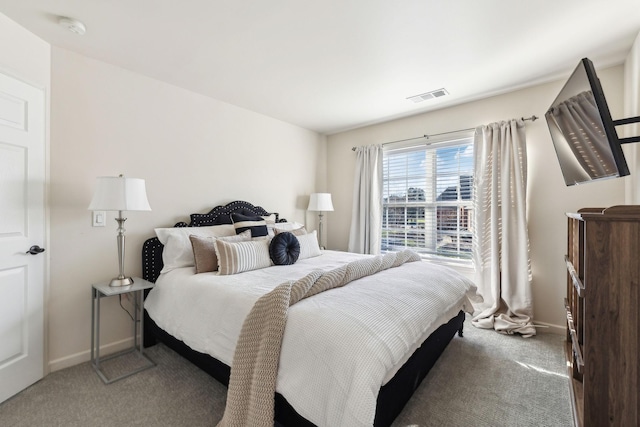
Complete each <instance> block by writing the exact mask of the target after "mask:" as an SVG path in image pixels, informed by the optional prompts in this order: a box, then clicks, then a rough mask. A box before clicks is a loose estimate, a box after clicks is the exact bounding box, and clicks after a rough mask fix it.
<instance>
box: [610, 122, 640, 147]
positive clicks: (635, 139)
mask: <svg viewBox="0 0 640 427" xmlns="http://www.w3.org/2000/svg"><path fill="white" fill-rule="evenodd" d="M639 122H640V116H636V117H628V118H626V119H620V120H613V126H622V125H628V124H631V123H639ZM618 141H620V144H628V143H630V142H640V135H638V136H630V137H629V138H618Z"/></svg>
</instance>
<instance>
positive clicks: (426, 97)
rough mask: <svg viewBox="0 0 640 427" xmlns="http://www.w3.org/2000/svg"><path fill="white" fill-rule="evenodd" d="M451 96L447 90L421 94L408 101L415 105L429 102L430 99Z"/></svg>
mask: <svg viewBox="0 0 640 427" xmlns="http://www.w3.org/2000/svg"><path fill="white" fill-rule="evenodd" d="M445 95H449V92H447V90H446V89H445V88H440V89H436V90H432V91H431V92H426V93H421V94H420V95H414V96H410V97H408V98H407V99H408V100H409V101H413V102H415V103H418V102H422V101H427V100H429V99H434V98H440V97H441V96H445Z"/></svg>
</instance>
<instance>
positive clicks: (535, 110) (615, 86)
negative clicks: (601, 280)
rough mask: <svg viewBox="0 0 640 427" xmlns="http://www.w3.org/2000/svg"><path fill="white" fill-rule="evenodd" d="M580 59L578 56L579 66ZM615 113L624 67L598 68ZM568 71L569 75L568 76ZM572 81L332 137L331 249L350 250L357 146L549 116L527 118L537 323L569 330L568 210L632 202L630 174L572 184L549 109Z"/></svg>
mask: <svg viewBox="0 0 640 427" xmlns="http://www.w3.org/2000/svg"><path fill="white" fill-rule="evenodd" d="M577 63H578V59H577V60H576V64H577ZM598 75H599V77H600V80H601V81H602V85H603V88H604V91H605V94H606V97H607V101H608V103H609V107H610V109H611V112H612V115H613V117H614V118H619V117H622V116H623V67H622V66H618V67H614V68H611V69H606V70H598ZM567 77H568V76H567ZM565 81H566V79H562V80H559V81H557V82H553V83H548V84H544V85H539V86H536V87H531V88H528V89H524V90H519V91H516V92H512V93H508V94H504V95H500V96H495V97H492V98H488V99H484V100H481V101H477V102H470V103H467V104H463V105H459V106H455V107H451V108H447V109H443V110H439V111H435V112H431V113H425V114H420V115H416V116H412V117H409V118H404V119H399V120H394V121H390V122H386V123H382V124H378V125H373V126H368V127H365V128H361V129H356V130H353V131H349V132H344V133H339V134H336V135H331V136H329V137H328V139H327V142H328V147H327V150H328V154H327V164H328V191H330V192H331V193H332V195H333V202H334V208H335V211H334V212H330V213H328V214H327V223H328V224H329V235H328V240H327V247H328V248H330V249H339V250H346V248H347V244H348V240H349V227H350V222H351V203H352V202H351V200H352V194H353V188H352V187H353V174H354V168H355V153H353V152H352V151H351V147H353V146H360V145H369V144H377V143H384V142H389V141H395V140H400V139H405V138H411V137H416V136H420V135H423V134H435V133H439V132H447V131H452V130H457V129H465V128H472V127H476V126H478V125H483V124H488V123H491V122H495V121H501V120H507V119H511V118H515V117H529V116H531V115H532V114H535V115H536V116H538V117H540V118H541V119H540V120H538V121H536V122H534V123H531V122H527V153H528V165H529V181H528V220H529V234H530V247H531V264H532V271H533V300H534V318H535V321H536V323H541V324H550V325H556V326H558V327H559V328H563V327H564V326H563V325H564V322H565V320H564V319H565V314H564V308H563V298H564V297H565V295H566V289H565V286H566V281H565V280H566V279H565V277H566V276H565V275H566V267H565V265H564V254H565V252H566V246H567V242H566V217H565V216H564V213H565V212H569V211H575V210H577V209H579V208H582V207H586V206H595V207H597V206H610V205H615V204H624V201H625V195H624V191H625V189H624V186H625V180H626V179H628V178H625V179H618V180H610V181H605V182H596V183H591V184H588V185H583V186H577V187H565V185H564V181H563V179H562V175H561V172H560V167H559V165H558V161H557V158H556V156H555V151H554V149H553V145H552V142H551V137H550V135H549V132H548V129H547V125H546V123H545V121H544V119H543V117H544V112H545V111H546V110H547V108H548V107H549V105H550V104H551V103H552V102H553V100H554V99H555V97H556V96H557V94H558V92H559V91H560V89H561V88H562V86H563V84H564V82H565Z"/></svg>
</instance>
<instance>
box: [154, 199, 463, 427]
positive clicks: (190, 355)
mask: <svg viewBox="0 0 640 427" xmlns="http://www.w3.org/2000/svg"><path fill="white" fill-rule="evenodd" d="M237 215H244V216H247V217H263V218H267V219H268V220H270V221H271V227H272V228H273V229H279V230H280V231H289V230H293V229H295V227H297V226H299V224H294V223H288V222H287V221H286V220H285V219H281V218H279V215H278V214H275V213H270V212H268V211H266V210H265V209H263V208H261V207H259V206H254V205H252V204H251V203H248V202H244V201H235V202H232V203H229V204H227V205H223V206H217V207H215V208H213V209H212V210H211V211H210V212H208V213H206V214H191V216H190V223H189V224H187V223H184V222H181V223H178V224H176V225H175V227H176V228H181V229H183V230H179V232H180V233H183V235H184V234H191V233H192V232H193V233H197V231H198V230H196V229H195V228H185V227H205V228H203V229H202V230H205V229H211V228H216V226H224V227H227V228H228V227H232V226H233V225H232V220H231V217H232V216H234V217H237ZM270 231H271V230H270ZM309 235H311V233H310V234H309ZM298 238H299V239H300V241H301V242H303V241H304V240H303V239H306V241H309V238H308V236H303V237H298ZM252 240H258V239H257V238H254V239H252ZM164 241H165V242H166V238H165V239H164ZM172 245H173V244H172ZM164 249H165V248H164V246H163V244H162V243H161V240H160V239H159V238H158V237H155V238H151V239H148V240H147V241H146V242H145V243H144V245H143V254H142V255H143V256H142V258H143V277H144V278H145V279H146V280H149V281H151V282H156V283H157V286H156V287H155V288H154V289H153V290H151V292H150V293H149V295H148V296H147V299H146V301H145V314H144V315H145V321H144V326H145V335H144V339H145V342H144V345H145V346H150V345H153V344H155V343H156V342H158V341H160V342H163V343H165V344H166V345H167V346H168V347H170V348H172V349H174V350H175V351H177V352H178V353H179V354H181V355H183V356H184V357H186V358H187V359H188V360H190V361H191V362H193V363H194V364H195V365H197V366H198V367H200V368H201V369H203V370H204V371H205V372H207V373H209V374H210V375H212V376H213V377H214V378H216V379H217V380H218V381H220V382H221V383H223V384H225V385H227V384H228V382H229V374H230V367H229V365H230V364H231V360H232V357H233V347H234V343H235V340H237V335H238V334H239V330H240V327H241V323H242V319H243V318H244V316H245V315H246V313H247V311H248V310H249V309H250V307H251V304H252V302H255V300H256V299H257V298H259V297H260V294H263V293H266V292H268V291H269V289H272V288H273V287H274V286H276V285H277V284H278V283H281V282H282V281H283V280H294V279H295V278H296V277H301V276H302V275H304V274H306V273H308V272H310V271H313V270H317V269H329V268H334V267H336V266H339V265H342V264H344V263H346V262H350V261H353V260H357V259H359V258H360V257H362V256H361V255H356V254H348V253H344V252H337V251H320V252H319V254H314V256H311V257H308V258H305V259H300V260H298V262H296V263H295V264H293V265H275V266H269V267H265V268H262V269H254V270H250V271H246V272H241V273H239V274H235V275H229V276H222V275H219V274H217V273H212V272H205V273H200V274H196V269H195V268H194V267H193V266H189V265H185V266H179V267H177V268H173V269H170V270H169V271H167V268H166V267H167V266H165V261H167V260H168V258H167V253H165V254H164V259H163V250H164ZM315 255H317V256H315ZM169 262H170V263H173V261H169ZM412 264H415V265H414V266H407V267H405V266H401V267H399V268H398V269H397V271H384V272H380V273H378V274H377V275H375V276H372V277H375V280H373V279H372V280H370V281H367V282H366V283H365V282H364V279H365V278H363V279H360V280H357V281H354V282H353V284H349V285H346V286H344V287H343V288H340V289H334V290H330V291H326V292H323V293H322V294H318V295H315V296H313V297H311V298H308V299H307V300H304V301H301V302H300V303H298V304H296V305H294V306H292V307H291V308H290V309H289V317H288V321H287V322H288V323H287V326H286V329H285V337H284V339H283V345H282V353H281V356H280V371H279V372H278V386H277V388H276V393H275V423H276V425H283V426H313V425H338V424H342V425H371V424H373V425H375V426H388V425H390V424H391V423H392V422H393V420H394V419H395V418H396V416H397V415H398V414H399V413H400V411H401V410H402V408H403V407H404V405H405V404H406V402H407V401H408V400H409V399H410V397H411V395H412V394H413V392H414V391H415V389H416V388H417V387H418V386H419V385H420V382H421V381H422V379H423V378H424V377H425V376H426V374H427V373H428V371H429V370H430V369H431V367H432V366H433V365H434V364H435V362H436V360H437V359H438V357H439V356H440V354H442V352H443V351H444V349H445V348H446V346H447V344H448V343H449V342H450V341H451V339H452V338H453V337H454V336H455V334H456V333H458V335H459V336H462V331H463V321H464V317H465V313H464V311H465V310H471V304H470V301H469V298H470V297H472V295H473V293H474V291H475V287H474V286H473V284H472V283H471V282H469V281H467V280H466V279H464V278H463V277H462V276H459V275H457V274H456V273H454V272H453V271H452V270H448V269H446V268H442V267H439V266H436V267H433V268H434V269H435V270H434V271H435V272H434V273H431V272H428V273H427V272H425V273H423V272H422V270H420V271H417V270H415V269H418V268H420V269H423V268H429V269H430V270H429V271H431V268H432V267H428V266H426V264H428V263H425V262H417V263H412ZM418 264H420V265H418ZM172 265H173V264H172ZM401 268H403V269H406V270H407V271H405V272H404V273H402V274H401ZM389 270H391V269H389ZM409 270H412V271H413V270H415V271H413V272H412V271H409ZM161 271H162V272H163V273H162V274H161ZM403 271H404V270H403ZM385 274H386V276H385ZM403 274H405V275H406V276H410V275H416V274H438V279H437V280H434V281H441V280H443V281H444V280H445V279H444V277H445V276H446V280H447V281H448V282H451V285H449V284H448V282H447V284H446V287H447V289H446V290H444V291H443V290H438V291H437V292H439V293H442V294H449V293H451V296H450V298H452V299H449V300H446V302H444V303H443V304H445V305H446V306H444V307H442V308H434V310H436V311H437V312H436V313H435V314H431V315H429V319H425V320H424V321H422V320H420V322H418V325H417V326H415V325H414V326H415V327H412V328H409V329H416V330H414V331H412V332H411V333H409V332H406V333H405V331H404V329H402V330H400V329H399V330H397V331H393V330H392V331H391V332H388V331H386V329H387V328H388V326H387V323H389V324H391V323H392V322H391V320H384V322H381V321H377V322H378V323H379V325H378V326H377V327H378V328H380V329H379V331H377V332H376V336H377V335H378V334H380V335H381V336H382V335H384V334H387V333H388V334H390V337H391V338H390V339H391V341H394V340H395V341H398V342H394V343H392V344H389V343H375V344H370V343H368V341H366V340H365V341H361V339H364V338H361V336H360V335H349V334H360V332H359V331H360V329H362V328H360V326H359V324H360V322H361V321H362V319H360V318H358V316H360V317H362V318H364V317H369V315H368V313H367V310H369V312H371V311H375V312H376V316H375V317H377V316H385V315H386V316H387V317H389V319H391V317H393V316H396V314H394V313H400V311H398V310H400V309H398V308H393V303H392V302H391V300H392V299H393V298H394V297H395V295H394V293H397V292H396V291H395V289H394V288H391V287H390V286H386V285H387V284H389V285H393V286H395V283H392V280H396V279H395V278H393V276H398V277H402V276H403ZM440 277H443V279H440ZM375 281H377V282H380V283H382V285H380V284H378V286H377V288H376V289H383V288H385V287H386V288H387V291H386V292H387V294H386V296H384V298H388V299H389V302H387V300H384V301H383V302H380V301H378V302H377V303H376V302H375V299H376V298H377V299H378V300H380V298H381V297H379V296H378V297H375V295H373V294H372V292H373V291H372V288H371V287H370V286H373V285H371V284H369V282H375ZM229 283H231V284H232V285H229ZM244 283H248V284H247V285H246V286H245V285H244ZM249 283H250V284H249ZM187 289H193V290H194V291H193V292H195V294H193V295H191V296H189V292H192V291H187ZM238 289H243V290H242V292H240V293H238V294H236V293H235V292H238ZM454 289H455V290H454ZM418 291H419V292H422V290H418ZM342 292H344V294H343V293H342ZM408 292H412V293H413V292H416V290H415V289H414V290H409V291H408ZM424 292H436V291H426V290H425V291H424ZM439 293H438V294H434V295H436V296H435V297H433V298H431V297H429V298H423V297H420V298H416V301H417V302H415V304H418V305H416V306H415V307H423V305H424V304H427V305H429V307H430V306H431V305H434V307H435V304H436V300H440V299H441V296H440V294H439ZM370 294H372V295H371V296H372V297H373V299H374V301H373V302H366V303H365V302H364V301H365V300H366V298H369V295H370ZM383 295H384V294H383ZM420 295H422V294H419V295H418V296H420ZM425 295H427V294H425ZM429 295H430V294H429ZM234 298H235V299H234ZM442 298H444V297H442ZM402 299H404V297H402V298H401V301H400V305H404V304H405V303H404V302H403V301H402ZM423 300H424V301H423ZM235 301H237V306H236V302H235ZM426 301H428V302H426ZM443 301H444V299H443ZM363 304H364V305H363ZM376 304H378V305H376ZM352 306H353V312H350V311H349V310H351V308H350V307H352ZM230 307H231V308H230ZM407 307H408V308H406V310H408V311H410V312H411V313H414V312H415V313H417V312H421V311H422V308H420V309H416V308H411V307H409V305H408V303H407ZM314 310H315V311H314ZM394 310H396V311H394ZM429 310H431V308H429ZM386 311H388V313H386V314H384V313H385V312H386ZM425 312H426V310H425ZM357 313H360V314H357ZM378 313H380V314H378ZM313 316H317V317H313ZM397 316H398V317H399V318H403V319H404V316H405V315H404V314H402V313H400V314H397ZM411 316H413V314H411ZM416 316H417V315H416ZM420 316H423V315H422V314H420ZM424 316H426V314H425V315H424ZM311 318H313V319H314V320H313V321H312V322H311V321H309V319H311ZM195 321H200V322H201V324H206V325H208V326H207V327H206V328H205V327H202V326H199V327H198V326H194V324H193V322H195ZM218 322H219V323H220V324H221V325H220V326H218V324H217V323H218ZM324 322H326V324H325V323H324ZM339 322H342V323H339ZM374 322H376V321H375V320H374ZM394 322H395V321H394ZM411 322H417V320H416V319H413V317H412V319H411V321H410V322H409V323H411ZM311 323H313V325H310V324H311ZM222 324H224V325H222ZM380 325H382V326H380ZM313 327H315V328H319V330H315V331H314V332H313V333H310V332H309V331H310V330H312V329H311V328H313ZM368 327H369V326H367V328H368ZM394 327H395V326H394ZM398 327H400V326H398ZM331 328H334V329H331ZM403 328H404V327H403ZM324 330H327V331H330V333H326V334H324V333H323V331H324ZM343 330H344V332H343ZM374 330H375V329H374ZM363 331H364V329H363ZM370 333H371V332H369V331H368V329H367V330H366V331H365V332H363V335H367V334H370ZM343 334H344V337H343V338H342V339H343V340H344V339H346V340H347V341H351V342H356V341H357V342H358V343H359V344H358V347H357V348H358V349H362V351H353V353H354V354H355V353H358V354H360V353H362V354H363V355H364V356H363V358H364V359H365V362H366V363H369V361H368V359H369V357H370V356H369V355H367V354H366V352H367V351H368V350H367V349H368V348H369V347H371V348H374V349H376V350H375V354H376V357H380V358H381V360H382V359H384V360H382V361H380V362H378V361H377V360H376V361H374V362H372V363H374V364H375V369H373V368H372V369H371V370H372V375H371V377H372V378H371V379H369V378H366V382H365V381H360V380H354V383H353V384H356V383H357V384H360V383H362V385H363V388H362V390H357V389H355V390H346V391H344V390H342V389H344V388H349V387H344V386H342V388H341V389H340V390H338V391H336V390H333V391H332V390H331V389H328V388H329V387H331V386H332V384H323V383H322V381H324V380H323V378H322V377H323V375H324V376H326V377H328V378H331V375H334V376H336V378H338V377H340V378H342V377H343V376H344V374H345V372H347V373H348V372H349V371H350V370H353V371H357V370H358V369H359V368H358V367H359V366H360V365H362V364H363V363H365V362H363V361H360V360H356V359H357V358H356V357H354V358H353V361H352V360H351V358H344V356H342V358H341V359H339V360H341V361H343V362H341V363H336V362H331V363H330V362H327V357H328V356H326V355H325V354H322V355H319V353H332V352H334V351H333V349H334V348H336V350H335V353H336V354H338V355H340V351H342V352H343V354H344V351H345V350H344V349H342V350H338V345H339V344H338V343H334V342H333V340H334V338H333V335H343ZM405 334H406V336H405ZM325 335H331V336H325ZM335 340H336V341H338V338H335ZM363 343H364V344H363ZM340 345H343V344H340ZM324 348H326V349H329V350H327V351H324ZM381 349H382V350H381ZM387 352H388V353H389V355H387V354H386V353H387ZM379 353H384V354H382V356H377V355H378V354H379ZM392 353H393V354H392ZM371 357H373V356H371ZM347 359H348V360H347ZM387 359H388V360H387ZM350 363H352V364H353V366H351V365H349V364H350ZM343 364H344V365H345V366H342V365H343ZM325 365H327V366H328V367H326V368H325ZM338 365H340V366H338ZM366 366H368V365H366ZM305 367H306V370H305ZM309 367H311V368H309ZM322 369H327V371H326V372H327V373H325V374H323V373H322V372H323V371H322ZM367 369H369V368H368V367H367ZM373 372H375V375H374V374H373ZM381 373H384V375H381ZM373 377H375V378H373ZM379 377H380V378H379ZM328 382H330V383H333V382H339V381H337V380H335V379H334V380H333V381H328ZM325 386H326V387H327V389H325V388H324V387H325ZM354 387H355V386H354ZM340 393H345V398H339V399H338V398H336V397H335V396H340ZM369 395H371V396H369ZM305 396H306V397H305ZM360 396H365V397H363V399H364V400H367V399H369V400H371V399H373V400H372V401H371V402H365V403H363V404H362V406H363V407H364V409H362V408H361V407H360V406H359V405H361V403H360V402H359V401H358V402H356V403H355V404H353V405H352V401H353V400H354V399H356V400H357V399H359V398H360ZM311 400H313V401H314V402H311ZM353 408H355V409H353ZM336 411H337V413H338V415H336ZM343 412H344V413H345V414H346V415H345V414H343ZM351 412H353V414H352V413H351ZM363 414H364V415H363ZM350 417H353V418H350ZM368 417H369V418H368ZM371 417H372V418H373V422H371V421H370V418H371ZM363 419H364V420H368V421H364V422H363V421H362V420H363ZM336 420H338V421H336Z"/></svg>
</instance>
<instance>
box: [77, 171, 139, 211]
mask: <svg viewBox="0 0 640 427" xmlns="http://www.w3.org/2000/svg"><path fill="white" fill-rule="evenodd" d="M89 210H90V211H150V210H151V206H149V201H148V200H147V191H146V189H145V185H144V179H139V178H125V177H123V176H99V177H98V178H97V184H96V190H95V193H94V194H93V199H92V200H91V203H90V204H89Z"/></svg>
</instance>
